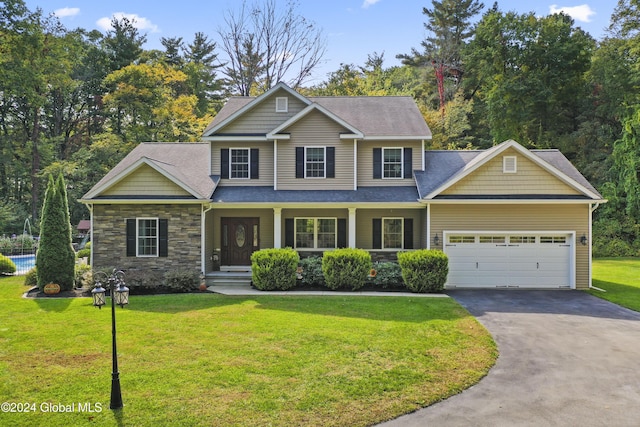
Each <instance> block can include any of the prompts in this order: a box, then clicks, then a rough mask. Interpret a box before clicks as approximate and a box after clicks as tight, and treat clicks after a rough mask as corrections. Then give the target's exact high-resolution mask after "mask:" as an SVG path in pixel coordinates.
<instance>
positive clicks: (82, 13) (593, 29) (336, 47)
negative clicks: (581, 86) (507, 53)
mask: <svg viewBox="0 0 640 427" xmlns="http://www.w3.org/2000/svg"><path fill="white" fill-rule="evenodd" d="M279 2H280V3H284V0H279ZM249 3H252V1H251V0H250V1H249ZM483 3H485V10H486V9H488V8H489V7H491V6H492V5H493V0H485V1H483ZM534 3H535V4H529V3H528V2H526V1H522V0H500V1H498V6H499V8H500V10H502V11H515V12H518V13H525V12H534V13H535V14H536V15H539V16H544V15H547V14H549V13H553V12H555V11H560V10H563V11H565V13H567V14H569V15H571V16H572V17H573V18H574V20H575V21H576V25H578V26H580V27H581V28H582V29H584V30H585V31H587V32H588V33H590V34H591V35H592V36H593V37H594V38H596V39H601V38H602V37H603V35H604V29H605V28H606V27H607V26H608V25H609V19H610V18H611V14H612V12H613V9H614V7H615V5H616V3H617V1H616V0H577V1H571V0H548V1H542V2H541V1H537V2H534ZM26 4H27V6H28V7H29V8H30V9H32V10H33V9H35V8H36V7H40V8H42V9H43V11H44V12H45V13H55V14H56V15H57V16H58V17H59V18H60V20H61V22H62V23H63V24H64V25H65V26H66V27H67V28H70V29H73V28H76V27H82V28H85V29H88V30H92V29H98V30H100V31H103V32H104V31H105V30H106V29H107V28H108V25H109V22H110V20H111V17H112V16H114V14H115V15H116V16H121V14H124V15H125V16H127V17H130V18H135V20H136V22H137V26H138V27H139V29H140V31H141V33H146V34H147V43H146V45H145V46H144V48H145V49H161V48H162V45H161V44H160V38H161V37H183V39H184V40H185V41H186V42H191V41H192V40H193V35H194V34H195V33H196V32H198V31H201V32H203V33H205V34H207V35H208V36H209V38H210V39H213V40H216V39H217V30H218V28H220V26H221V25H223V23H224V20H223V12H224V11H225V10H229V9H236V8H237V7H238V6H239V5H240V1H239V0H235V1H233V0H208V1H202V0H177V1H176V0H174V1H171V2H169V1H166V0H156V1H154V2H150V1H148V0H146V1H145V0H109V1H96V0H27V1H26ZM423 7H429V8H430V7H431V1H430V0H299V7H298V9H297V10H298V12H299V13H300V14H301V15H303V16H304V17H306V18H307V19H310V20H312V21H314V22H315V23H316V24H317V25H318V26H319V27H320V28H322V30H323V32H324V35H325V37H326V39H327V52H326V55H325V63H324V64H322V66H321V67H320V68H319V70H318V71H317V72H316V73H315V74H314V77H315V80H314V81H312V82H311V83H318V82H320V81H322V80H324V79H325V78H326V74H327V73H329V72H331V71H335V70H337V69H338V67H339V66H340V64H341V63H353V64H356V65H363V64H364V62H365V61H366V59H367V55H368V54H370V53H373V52H378V53H382V52H384V56H385V64H384V65H385V66H391V65H397V64H398V63H399V62H398V60H396V59H395V56H396V55H397V54H400V53H408V52H410V50H411V48H412V47H419V45H420V41H421V40H423V39H424V37H425V35H426V34H425V31H424V27H423V23H424V22H425V16H424V15H423V14H422V8H423ZM221 56H222V54H221Z"/></svg>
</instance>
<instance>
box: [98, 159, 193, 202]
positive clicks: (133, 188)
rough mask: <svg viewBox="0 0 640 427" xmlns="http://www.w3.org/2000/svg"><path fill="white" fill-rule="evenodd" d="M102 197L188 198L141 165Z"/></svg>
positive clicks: (176, 187) (180, 189) (168, 180)
mask: <svg viewBox="0 0 640 427" xmlns="http://www.w3.org/2000/svg"><path fill="white" fill-rule="evenodd" d="M102 195H103V196H149V197H153V196H190V195H191V194H190V193H189V192H187V191H186V190H184V189H182V188H180V187H179V186H177V185H176V184H175V183H174V182H173V181H171V180H170V179H168V178H166V177H165V176H164V175H162V174H160V173H159V172H158V171H156V170H155V169H153V168H152V167H151V166H148V165H142V166H140V167H139V168H138V169H136V170H135V171H133V172H132V173H131V174H129V175H128V176H127V177H125V178H124V179H123V180H122V181H120V182H118V183H117V184H115V185H114V186H112V187H110V188H108V189H107V190H106V191H104V192H103V193H102Z"/></svg>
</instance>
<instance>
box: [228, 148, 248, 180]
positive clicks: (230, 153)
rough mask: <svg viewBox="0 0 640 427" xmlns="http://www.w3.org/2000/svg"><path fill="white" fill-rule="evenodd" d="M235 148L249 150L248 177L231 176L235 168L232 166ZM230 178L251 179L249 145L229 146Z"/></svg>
mask: <svg viewBox="0 0 640 427" xmlns="http://www.w3.org/2000/svg"><path fill="white" fill-rule="evenodd" d="M234 150H247V159H248V164H247V177H246V178H243V177H240V178H239V177H232V176H231V175H232V170H233V168H232V166H233V161H232V159H233V154H232V152H233V151H234ZM229 179H234V180H235V179H238V180H242V179H245V180H248V179H251V148H247V147H234V148H231V147H229Z"/></svg>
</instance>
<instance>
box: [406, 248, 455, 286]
mask: <svg viewBox="0 0 640 427" xmlns="http://www.w3.org/2000/svg"><path fill="white" fill-rule="evenodd" d="M398 263H399V264H400V267H401V268H402V278H403V279H404V283H405V284H406V285H407V288H408V289H409V290H411V291H412V292H442V290H443V289H444V284H445V282H446V281H447V274H449V259H448V258H447V255H446V254H445V253H444V252H442V251H439V250H434V249H421V250H417V251H411V252H398Z"/></svg>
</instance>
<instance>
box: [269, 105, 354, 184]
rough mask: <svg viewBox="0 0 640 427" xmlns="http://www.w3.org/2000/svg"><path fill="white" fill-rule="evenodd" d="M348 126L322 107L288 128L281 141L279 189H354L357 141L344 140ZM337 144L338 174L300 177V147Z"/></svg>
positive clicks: (336, 160) (279, 146)
mask: <svg viewBox="0 0 640 427" xmlns="http://www.w3.org/2000/svg"><path fill="white" fill-rule="evenodd" d="M346 131H347V130H346V129H345V128H344V127H342V126H340V125H339V124H338V123H336V122H335V121H333V120H331V119H330V118H328V117H327V116H325V115H324V114H322V113H321V112H319V111H313V112H311V113H309V114H308V115H307V116H306V117H304V118H303V119H302V120H300V121H299V122H297V123H295V124H293V125H292V126H291V127H289V128H288V129H286V130H285V132H288V133H290V134H291V139H289V140H280V141H278V190H353V164H354V163H353V141H352V140H340V134H341V133H343V132H346ZM310 146H314V147H335V149H336V152H335V178H296V147H310Z"/></svg>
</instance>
